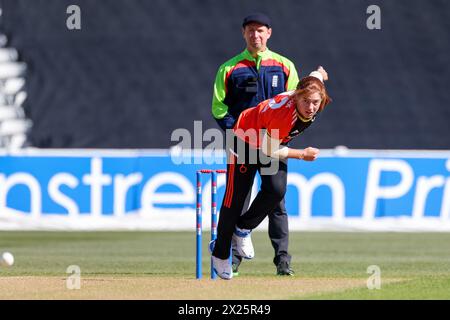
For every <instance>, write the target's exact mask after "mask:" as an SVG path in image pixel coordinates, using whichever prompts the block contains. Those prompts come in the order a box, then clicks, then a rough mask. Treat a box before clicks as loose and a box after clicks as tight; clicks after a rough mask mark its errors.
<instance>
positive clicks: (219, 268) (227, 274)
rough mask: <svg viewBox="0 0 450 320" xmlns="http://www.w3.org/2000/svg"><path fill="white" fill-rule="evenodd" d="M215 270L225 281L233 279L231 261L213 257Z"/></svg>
mask: <svg viewBox="0 0 450 320" xmlns="http://www.w3.org/2000/svg"><path fill="white" fill-rule="evenodd" d="M211 259H212V263H213V269H214V271H215V272H216V273H217V275H218V276H219V277H220V278H221V279H224V280H230V279H232V278H233V270H232V269H231V264H230V259H219V258H216V257H214V256H211Z"/></svg>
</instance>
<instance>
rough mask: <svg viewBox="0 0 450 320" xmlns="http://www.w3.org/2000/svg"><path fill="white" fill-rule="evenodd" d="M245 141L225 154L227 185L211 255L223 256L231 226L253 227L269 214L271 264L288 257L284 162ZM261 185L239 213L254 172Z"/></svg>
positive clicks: (230, 233)
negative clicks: (240, 146) (263, 153)
mask: <svg viewBox="0 0 450 320" xmlns="http://www.w3.org/2000/svg"><path fill="white" fill-rule="evenodd" d="M255 152H256V151H255V150H254V149H251V148H250V147H249V146H248V145H247V144H245V148H244V151H240V150H239V149H238V148H234V150H233V151H232V152H229V153H228V164H227V185H226V191H225V196H224V199H223V202H222V207H221V209H220V216H219V224H218V230H217V233H218V237H217V241H216V245H215V248H214V252H213V255H214V256H216V257H218V258H220V259H227V258H228V257H229V254H230V246H231V238H232V236H233V232H234V230H235V227H236V226H238V227H239V228H243V229H254V228H256V227H257V226H258V225H259V224H260V223H261V222H262V221H263V220H264V218H265V217H266V216H267V215H269V236H270V238H271V240H272V245H273V247H274V249H275V258H274V263H275V264H277V263H278V262H279V260H281V259H287V260H290V256H289V255H288V251H287V248H288V242H289V238H288V236H289V230H288V221H287V220H288V217H287V213H286V209H285V205H284V195H285V193H286V184H287V161H279V160H276V159H270V158H268V157H266V156H264V155H262V153H260V152H256V155H255ZM257 171H259V172H260V175H261V188H260V191H259V192H258V194H257V196H256V198H255V199H254V201H253V202H252V204H251V206H250V208H249V209H248V210H247V211H246V212H245V213H244V214H242V215H241V213H242V210H243V208H244V205H245V202H246V201H245V200H246V197H247V195H248V194H249V192H250V190H251V188H252V185H253V181H254V177H255V175H256V172H257Z"/></svg>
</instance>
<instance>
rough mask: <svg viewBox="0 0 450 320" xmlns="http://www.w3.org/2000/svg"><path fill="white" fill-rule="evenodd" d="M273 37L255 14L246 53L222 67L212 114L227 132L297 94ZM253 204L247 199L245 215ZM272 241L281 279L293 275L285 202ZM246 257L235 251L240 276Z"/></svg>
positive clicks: (246, 29) (245, 28) (246, 26)
mask: <svg viewBox="0 0 450 320" xmlns="http://www.w3.org/2000/svg"><path fill="white" fill-rule="evenodd" d="M271 34H272V28H271V21H270V18H269V17H268V16H267V15H265V14H263V13H254V14H251V15H249V16H247V17H245V18H244V20H243V23H242V36H243V38H244V40H245V42H246V44H247V47H246V49H245V50H244V51H243V52H242V53H240V54H238V55H237V56H235V57H233V58H231V59H230V60H228V61H227V62H225V63H224V64H222V65H221V66H220V67H219V70H218V72H217V75H216V80H215V83H214V93H213V101H212V114H213V116H214V118H215V119H216V121H217V123H218V124H219V126H220V127H221V128H222V129H223V130H226V129H232V128H233V126H234V124H235V122H236V120H237V119H238V117H239V115H240V113H241V112H242V111H244V110H245V109H248V108H250V107H254V106H256V105H257V104H258V103H260V102H261V101H264V100H267V99H270V98H272V97H274V96H275V95H277V94H279V93H282V92H285V91H290V90H295V88H296V86H297V83H298V81H299V79H298V75H297V71H296V69H295V66H294V64H293V63H292V62H291V61H290V60H289V59H287V58H285V57H283V56H281V55H279V54H277V53H275V52H272V51H270V50H269V49H268V48H267V41H268V40H269V38H270V36H271ZM249 202H250V193H249V195H248V196H247V200H246V204H245V205H244V211H246V210H247V208H248V204H249ZM269 237H270V239H271V242H272V246H273V248H274V249H275V258H274V259H273V262H274V264H275V265H276V267H277V274H278V275H293V274H294V271H293V270H292V269H291V268H290V262H291V256H290V255H289V253H288V245H289V226H288V215H287V212H286V207H285V200H284V199H283V200H282V201H281V202H280V203H279V205H278V206H277V208H275V210H274V211H273V212H272V213H271V214H269ZM241 261H242V257H240V256H239V255H237V252H236V251H234V250H233V272H234V273H235V274H237V272H238V267H239V265H240V263H241Z"/></svg>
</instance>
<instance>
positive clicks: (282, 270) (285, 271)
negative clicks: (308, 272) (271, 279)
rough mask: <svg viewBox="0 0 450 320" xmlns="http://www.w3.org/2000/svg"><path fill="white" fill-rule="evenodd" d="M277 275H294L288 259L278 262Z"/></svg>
mask: <svg viewBox="0 0 450 320" xmlns="http://www.w3.org/2000/svg"><path fill="white" fill-rule="evenodd" d="M277 275H279V276H293V275H294V270H292V269H291V267H290V266H289V262H287V261H280V262H279V263H278V264H277Z"/></svg>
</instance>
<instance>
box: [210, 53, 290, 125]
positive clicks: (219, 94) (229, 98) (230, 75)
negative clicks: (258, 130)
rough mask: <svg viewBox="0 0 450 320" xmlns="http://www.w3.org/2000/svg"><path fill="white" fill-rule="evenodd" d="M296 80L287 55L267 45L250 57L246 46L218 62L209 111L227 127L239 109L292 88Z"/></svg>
mask: <svg viewBox="0 0 450 320" xmlns="http://www.w3.org/2000/svg"><path fill="white" fill-rule="evenodd" d="M297 83H298V75H297V71H296V69H295V66H294V64H293V63H292V62H291V61H290V60H289V59H287V58H285V57H283V56H281V55H279V54H277V53H275V52H272V51H270V50H269V49H266V50H265V51H264V52H260V53H258V55H257V57H256V58H253V57H252V55H251V54H250V52H249V51H248V50H247V49H246V50H244V51H243V52H242V53H240V54H238V55H237V56H235V57H233V58H232V59H230V60H228V61H227V62H225V63H224V64H223V65H221V66H220V68H219V71H218V72H217V75H216V81H215V83H214V95H213V101H212V114H213V116H214V118H215V119H216V120H217V122H218V124H219V125H220V127H221V128H222V129H223V130H225V129H230V128H232V127H233V126H234V123H235V122H236V120H237V118H238V117H239V115H240V114H241V112H242V111H243V110H245V109H247V108H250V107H254V106H256V105H257V104H258V103H260V102H261V101H264V100H267V99H270V98H272V97H274V96H276V95H277V94H279V93H282V92H285V91H290V90H295V88H296V86H297Z"/></svg>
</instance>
